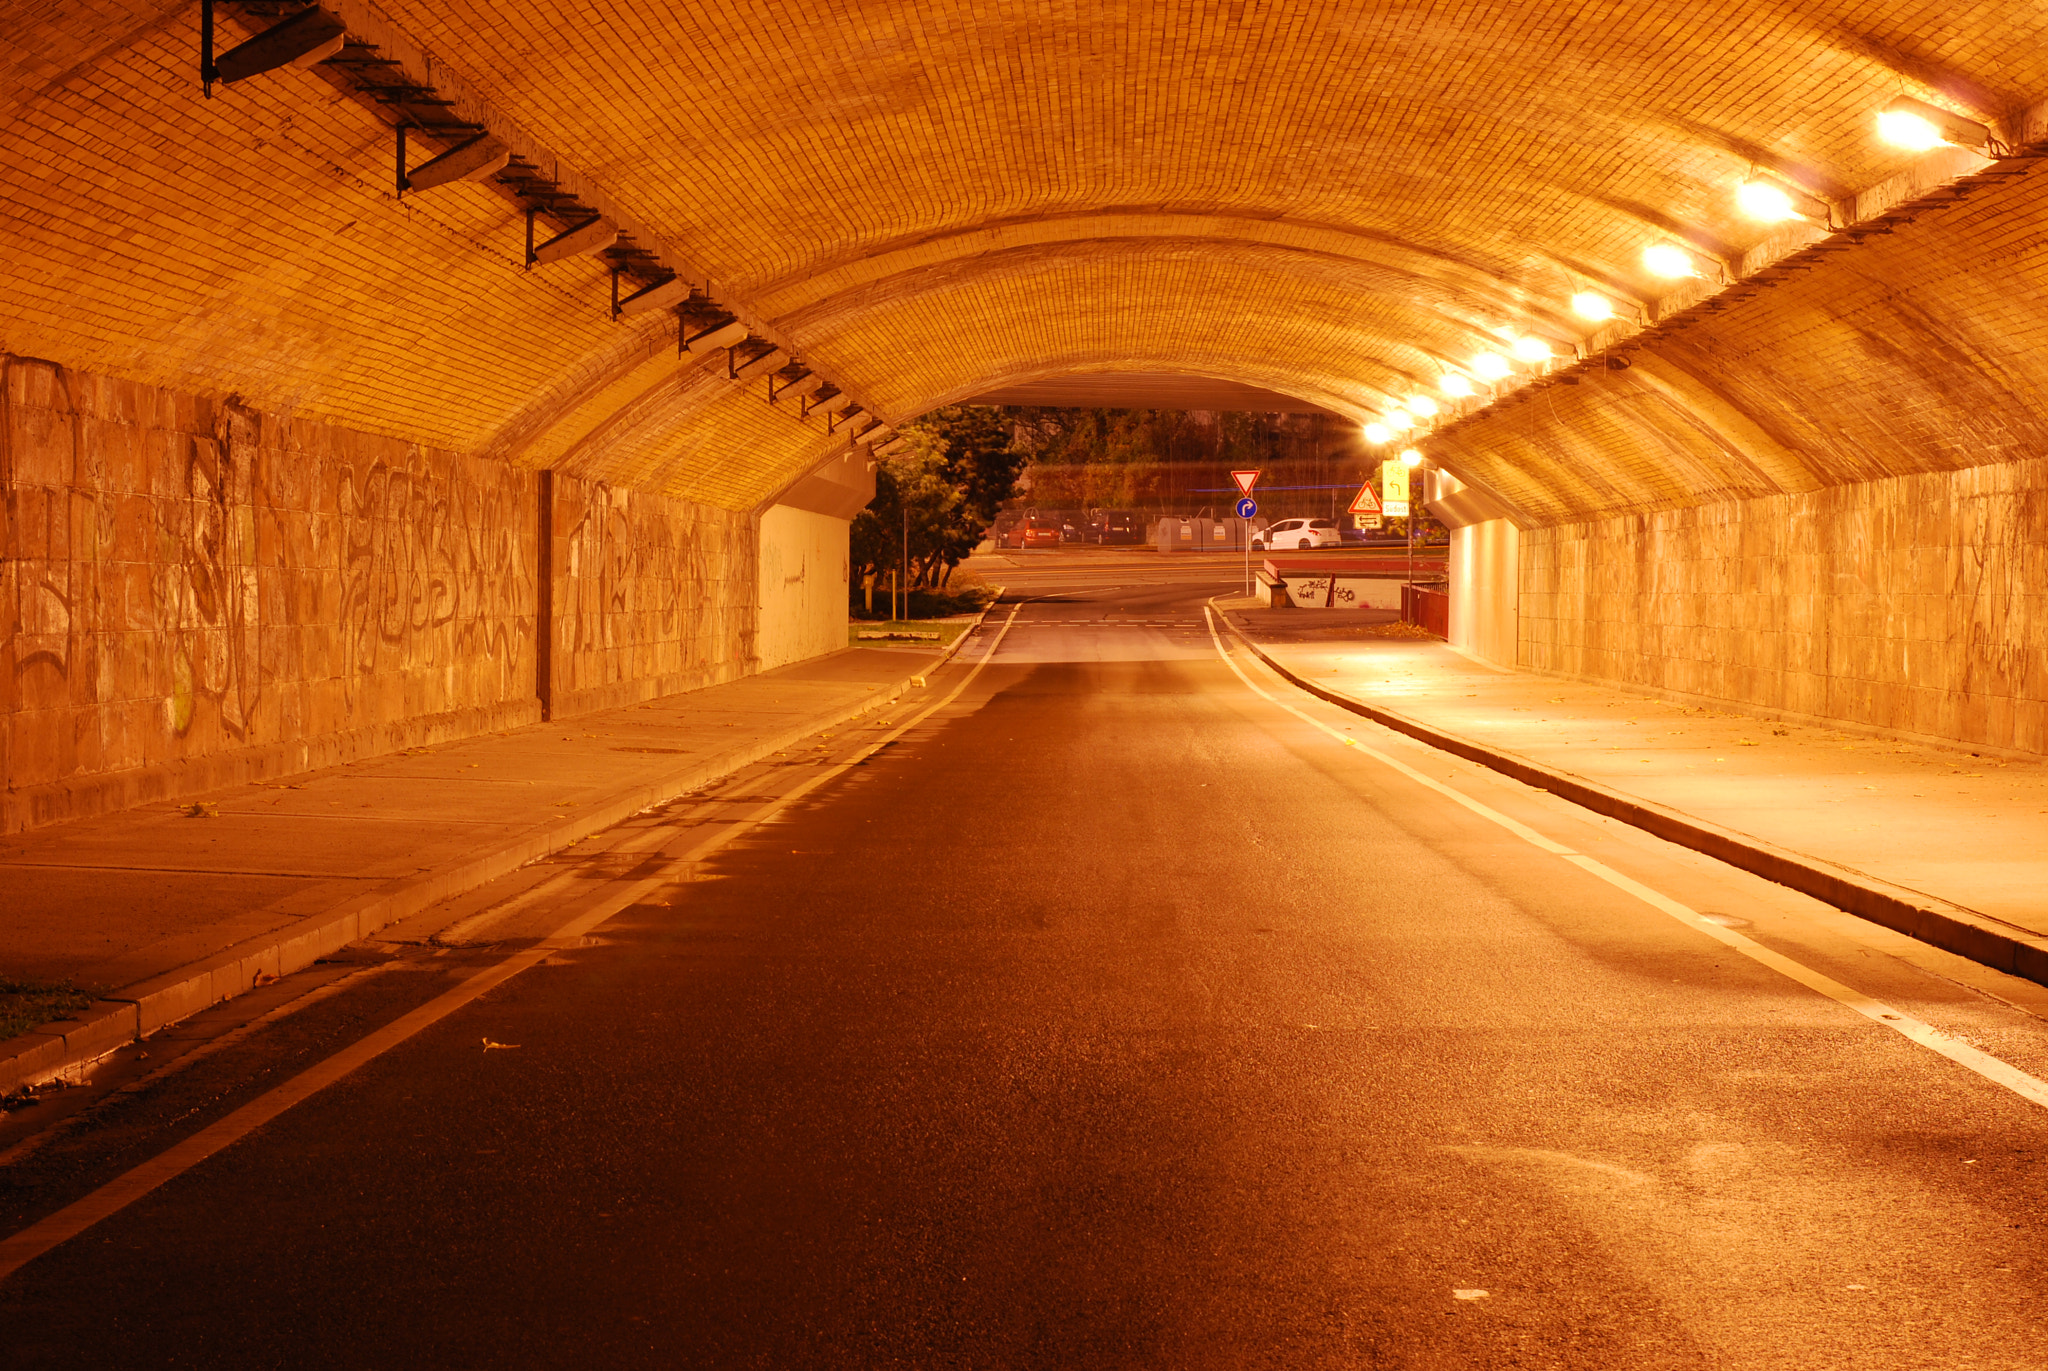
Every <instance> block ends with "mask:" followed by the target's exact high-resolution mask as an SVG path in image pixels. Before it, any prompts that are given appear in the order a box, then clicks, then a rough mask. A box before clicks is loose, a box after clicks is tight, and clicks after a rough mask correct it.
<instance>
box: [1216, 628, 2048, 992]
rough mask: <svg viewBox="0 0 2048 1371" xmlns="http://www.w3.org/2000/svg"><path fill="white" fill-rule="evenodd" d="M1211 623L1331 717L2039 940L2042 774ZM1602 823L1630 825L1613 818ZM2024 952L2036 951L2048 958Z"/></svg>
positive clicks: (1398, 647) (1574, 684) (2046, 826)
mask: <svg viewBox="0 0 2048 1371" xmlns="http://www.w3.org/2000/svg"><path fill="white" fill-rule="evenodd" d="M1219 608H1221V609H1223V610H1224V612H1225V613H1226V615H1227V617H1228V619H1229V621H1230V622H1231V623H1232V624H1233V625H1235V626H1236V627H1237V628H1239V629H1240V630H1241V631H1243V632H1244V633H1245V635H1246V636H1247V637H1249V638H1250V639H1252V640H1253V641H1254V642H1255V643H1256V644H1257V645H1258V646H1259V648H1260V649H1261V650H1262V651H1263V652H1264V653H1266V654H1267V655H1268V656H1269V657H1270V659H1271V660H1272V661H1273V663H1274V664H1275V665H1277V666H1280V667H1282V668H1283V669H1285V670H1286V671H1288V672H1291V673H1292V674H1294V675H1296V676H1298V677H1299V678H1300V679H1301V681H1302V682H1303V683H1305V684H1307V685H1309V686H1310V687H1312V688H1315V689H1317V690H1319V691H1328V692H1330V693H1331V695H1332V696H1334V697H1340V702H1342V701H1351V702H1355V703H1356V704H1358V705H1360V706H1362V707H1365V708H1371V709H1378V710H1382V711H1386V712H1388V713H1389V714H1390V715H1393V716H1398V717H1399V718H1402V719H1406V720H1411V721H1413V722H1415V723H1416V724H1418V725H1421V726H1423V727H1424V728H1426V729H1434V730H1438V731H1440V732H1441V733H1443V734H1445V735H1449V736H1450V737H1451V738H1452V739H1462V740H1465V741H1466V742H1469V743H1471V744H1473V745H1475V746H1476V747H1477V748H1478V749H1479V750H1481V751H1491V752H1494V753H1496V754H1498V755H1499V756H1501V757H1502V758H1508V759H1520V760H1524V761H1526V762H1528V763H1530V764H1532V765H1533V766H1534V767H1535V768H1538V769H1540V770H1542V771H1545V772H1548V773H1551V774H1552V775H1555V776H1557V777H1560V778H1564V779H1566V780H1569V779H1571V778H1579V779H1582V780H1583V781H1585V782H1587V783H1588V784H1589V785H1590V786H1592V787H1595V788H1597V789H1599V790H1604V791H1606V792H1609V793H1611V794H1612V795H1615V796H1620V797H1624V798H1633V799H1636V800H1639V801H1640V802H1641V805H1642V808H1643V809H1644V810H1645V811H1660V812H1664V813H1669V814H1675V815H1680V816H1691V817H1692V818H1693V819H1696V820H1697V821H1699V823H1700V824H1701V825H1703V826H1705V827H1708V828H1712V829H1719V830H1724V831H1725V832H1726V833H1728V834H1732V835H1735V836H1737V837H1747V838H1749V839H1752V840H1753V845H1754V846H1756V847H1757V848H1758V849H1759V850H1776V851H1777V852H1779V853H1781V854H1803V855H1804V856H1805V857H1806V858H1809V859H1811V864H1813V865H1815V866H1816V867H1817V868H1834V869H1837V870H1839V871H1841V872H1846V873H1849V874H1850V875H1851V876H1858V877H1862V878H1864V881H1863V883H1864V884H1865V885H1868V886H1870V887H1872V888H1878V887H1896V888H1898V890H1900V891H1903V892H1914V893H1917V894H1919V895H1921V896H1924V897H1926V898H1925V899H1924V900H1921V901H1919V903H1921V904H1923V905H1926V906H1927V907H1929V908H1936V907H1939V906H1943V905H1946V906H1953V907H1956V908H1957V909H1959V910H1961V911H1966V912H1971V913H1974V914H1975V915H1978V916H1981V920H1982V921H1983V922H1984V923H1985V924H1986V926H1987V929H1988V931H1989V932H1990V933H1991V934H1992V935H1994V936H1996V935H1997V932H1998V929H1999V927H2000V926H2003V927H2005V928H2007V929H2008V930H2009V931H2010V933H2011V934H2012V935H2013V936H2014V937H2015V938H2017V940H2018V941H2019V942H2021V943H2025V942H2028V941H2030V940H2033V941H2038V940H2042V939H2048V762H2044V761H2043V760H2042V759H2036V758H2014V757H2002V756H1990V755H1977V754H1973V753H1971V752H1970V751H1969V750H1968V749H1967V748H1964V747H1961V746H1955V747H1946V746H1941V745H1938V744H1934V743H1923V742H1916V741H1911V740H1904V739H1899V738H1895V737H1888V736H1877V735H1874V734H1870V733H1858V732H1849V731H1845V730H1843V729H1838V728H1830V727H1826V726H1822V725H1817V724H1813V723H1804V722H1796V721H1789V720H1774V719H1771V718H1766V717H1760V716H1759V715H1756V714H1745V713H1737V712H1734V711H1733V710H1729V709H1716V708H1713V707H1711V706H1709V705H1703V704H1701V703H1699V702H1697V701H1693V702H1687V701H1681V700H1675V699H1665V698H1661V697H1659V696H1656V695H1652V694H1649V693H1647V692H1641V691H1632V690H1628V689H1626V688H1622V687H1617V686H1613V685H1604V684H1593V683H1589V682H1583V681H1576V680H1570V679H1565V678H1560V677H1555V676H1548V675H1543V674H1539V673H1534V672H1527V671H1514V670H1509V669H1505V668H1499V667H1494V666H1490V665H1487V664H1484V663H1481V662H1477V661H1474V660H1473V659H1471V658H1468V657H1466V656H1464V655H1463V654H1461V653H1458V652H1455V651H1453V650H1452V649H1450V648H1449V647H1447V646H1445V645H1444V643H1443V642H1442V641H1440V640H1438V639H1435V638H1427V639H1417V638H1414V637H1411V636H1396V635H1405V634H1407V633H1412V632H1413V630H1409V629H1407V628H1406V626H1405V625H1399V624H1390V623H1388V622H1387V621H1388V620H1390V619H1392V618H1393V617H1394V616H1392V615H1390V614H1384V613H1373V612H1371V611H1353V612H1349V613H1345V612H1342V611H1319V610H1299V609H1292V610H1263V609H1255V608H1251V607H1249V602H1241V601H1238V600H1230V601H1223V602H1219ZM1339 614H1342V619H1341V620H1340V619H1339V618H1338V617H1337V616H1338V615H1339ZM1511 774H1512V773H1511ZM1525 779H1529V778H1525ZM1533 783H1537V784H1543V783H1544V782H1542V781H1541V780H1536V781H1534V782H1533ZM1547 788H1551V789H1554V790H1559V792H1560V793H1566V790H1565V789H1564V788H1562V787H1560V786H1557V785H1550V786H1548V787H1547ZM1571 798H1575V799H1579V798H1581V797H1579V796H1576V795H1574V796H1572V797H1571ZM1603 812H1611V813H1615V814H1616V817H1624V818H1628V821H1630V822H1636V821H1637V818H1636V817H1631V816H1629V815H1626V814H1622V813H1619V812H1618V811H1617V809H1616V808H1615V807H1613V806H1610V807H1608V808H1606V809H1604V810H1603ZM1641 826H1644V827H1653V831H1654V826H1653V825H1652V824H1649V823H1644V824H1642V825H1641ZM1667 836H1669V835H1667ZM1679 840H1680V841H1684V839H1683V838H1680V839H1679ZM1693 845H1698V844H1693ZM1702 850H1708V849H1707V848H1705V847H1703V848H1702ZM1716 855H1720V854H1719V853H1717V854H1716ZM1751 869H1759V868H1757V867H1756V866H1752V867H1751ZM1765 874H1771V873H1769V872H1766V873H1765ZM1774 878H1776V877H1774ZM1787 883H1788V884H1791V883H1792V882H1790V881H1788V882H1787ZM1852 912H1856V913H1866V914H1867V913H1868V911H1867V910H1864V909H1856V910H1853V911H1852ZM1887 921H1888V920H1887ZM1894 926H1896V925H1894ZM1901 931H1905V932H1912V933H1915V935H1916V936H1926V935H1925V933H1924V932H1923V931H1922V930H1919V929H1914V928H1905V929H1902V930H1901ZM1928 941H1939V939H1938V938H1934V937H1929V938H1928ZM1943 945H1947V944H1943ZM1951 950H1955V951H1964V952H1965V955H1972V956H1975V955H1977V954H1976V953H1974V952H1968V951H1965V949H1964V948H1962V947H1955V948H1952V949H1951ZM2021 950H2022V951H2023V952H2024V951H2025V949H2021ZM2035 950H2036V951H2048V943H2044V944H2042V946H2041V947H2040V948H2037V949H2035ZM2011 952H2012V949H2011V948H2007V949H2005V953H2006V955H2010V953H2011ZM1979 960H1983V958H1981V957H1980V958H1979ZM1993 964H1997V963H1996V962H1993ZM2001 969H2004V970H2012V969H2014V968H2013V967H2012V966H2002V967H2001ZM2035 979H2039V977H2035Z"/></svg>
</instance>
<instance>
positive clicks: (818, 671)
mask: <svg viewBox="0 0 2048 1371" xmlns="http://www.w3.org/2000/svg"><path fill="white" fill-rule="evenodd" d="M939 660H940V654H939V653H937V652H935V651H922V650H914V649H905V648H900V647H895V648H880V649H877V648H850V649H847V650H845V651H842V652H836V653H832V654H830V655H829V656H826V657H822V658H818V659H815V660H813V661H809V662H802V663H798V664H796V665H794V666H788V667H783V668H780V669H778V670H775V671H770V672H766V673H763V674H761V675H758V676H749V677H746V678H744V679H741V680H737V681H732V682H729V683H726V684H723V685H716V686H710V687H707V688H705V689H702V690H696V691H691V692H689V693H687V694H682V695H671V696H667V697H664V698H662V699H658V700H651V701H648V702H646V703H644V704H640V705H634V706H629V707H626V708H622V709H612V710H606V711H603V712H601V713H596V714H590V715H584V716H579V717H576V718H572V719H568V720H563V721H559V722H556V723H548V724H535V725H532V726H529V727H526V728H521V729H515V730H511V731H509V732H505V733H498V734H492V735H488V736H485V737H479V738H471V739H467V740H464V741H461V742H452V743H447V744H444V745H441V746H437V747H425V748H412V749H408V750H407V751H405V752H402V753H395V754H391V755H388V756H381V757H373V758H369V759H367V760H364V761H360V762H355V763H351V764H349V765H346V766H337V767H333V768H330V769H328V770H325V771H318V772H312V773H308V774H305V775H302V776H296V777H288V778H285V779H282V780H278V781H271V782H267V783H261V784H255V785H244V786H238V787H234V788H231V789H226V790H221V791H218V792H215V793H213V794H210V795H205V796H201V797H198V798H197V799H196V800H186V801H180V802H177V803H163V804H153V805H146V806H142V807H139V808H136V809H130V810H124V811H121V812H119V813H115V814H107V815H102V816H98V817H95V818H91V819H85V820H80V821H78V822H76V823H69V824H63V825H59V826H55V827H51V828H47V829H38V830H35V831H32V832H29V833H21V834H15V835H12V836H10V837H7V838H5V839H0V888H4V890H5V892H6V898H5V899H0V978H12V979H17V980H25V981H67V980H68V981H70V982H72V983H73V984H75V985H77V986H79V987H80V988H82V989H84V990H86V991H88V992H90V993H93V994H97V995H99V996H101V997H102V1003H101V1004H100V1005H97V1006H95V1007H94V1010H93V1011H92V1012H90V1013H87V1014H83V1015H81V1016H80V1020H79V1023H80V1025H81V1026H79V1027H77V1028H75V1029H58V1030H57V1036H61V1035H62V1034H64V1033H74V1034H75V1035H76V1036H77V1037H78V1039H79V1042H78V1043H74V1044H73V1045H72V1049H71V1050H70V1051H69V1052H68V1053H67V1052H66V1051H65V1050H63V1049H60V1048H58V1047H56V1046H54V1045H52V1044H51V1043H49V1042H47V1041H43V1042H40V1044H39V1048H40V1050H39V1052H38V1054H37V1060H38V1061H41V1062H44V1063H46V1064H47V1063H53V1062H58V1061H59V1059H60V1058H65V1057H67V1056H68V1057H69V1058H71V1059H77V1058H78V1057H79V1056H80V1055H81V1052H83V1050H84V1048H87V1047H91V1046H93V1045H94V1044H96V1043H97V1042H98V1041H99V1040H100V1038H101V1037H103V1036H105V1033H107V1032H113V1033H116V1035H117V1041H118V1027H117V1026H116V1027H106V1026H105V1025H102V1029H93V1028H92V1024H95V1023H99V1022H100V1021H101V1020H106V1021H108V1023H110V1024H111V1023H115V1021H118V1020H119V1019H120V1018H121V1017H122V1016H123V1015H124V1014H126V1015H127V1017H128V1018H129V1019H130V1020H131V1021H132V1022H133V1024H134V1031H135V1032H141V1033H147V1032H149V1031H151V1030H152V1028H153V1027H154V1026H156V1025H157V1024H160V1023H164V1022H171V1021H173V1020H175V1019H177V1018H181V1017H183V1015H184V1014H188V1013H191V1012H193V1011H194V1010H196V1009H200V1008H204V1007H205V1005H206V1004H209V1003H212V1002H214V1001H215V1000H219V999H224V998H227V997H228V996H229V995H233V994H237V993H240V991H241V990H243V989H246V988H247V986H248V984H250V983H253V982H254V981H257V980H260V979H262V978H264V977H266V976H275V975H281V974H284V973H285V972H288V971H291V970H294V969H296V968H297V967H298V966H303V965H305V964H306V963H307V962H309V961H311V960H313V959H314V958H316V957H318V956H320V955H323V954H324V953H325V952H327V951H331V950H333V948H334V947H337V946H340V945H343V944H345V943H347V942H349V941H353V940H354V939H355V938H356V937H359V936H362V935H363V934H366V933H368V932H371V931H373V930H375V929H376V928H379V927H382V926H383V925H385V924H387V923H390V922H392V921H394V920H396V919H399V918H403V917H405V916H407V915H409V914H411V913H413V912H415V911H417V910H419V909H423V908H425V907H426V906H428V905H430V904H432V903H434V902H435V901H437V900H441V899H445V898H447V897H449V896H451V895H454V894H459V893H461V892H462V891H464V890H468V889H471V888H473V887H475V886H477V885H480V884H482V883H483V882H485V881H488V880H492V879H495V878H496V877H497V876H500V875H503V874H504V873H505V872H507V871H511V870H513V869H516V868H517V867H519V866H521V865H523V864H524V863H526V862H528V861H532V860H534V859H535V858H537V857H541V856H544V855H546V854H547V853H549V852H552V851H556V850H558V849H560V848H562V847H564V846H566V845H568V844H569V843H572V842H575V841H576V840H578V839H579V838H582V837H584V836H586V835H588V834H591V833H595V832H597V831H599V830H600V829H603V828H605V827H608V826H609V825H611V824H613V823H616V822H618V821H619V820H621V819H623V818H625V817H627V816H628V815H630V814H632V813H634V812H635V811H637V810H639V809H642V808H645V807H646V806H648V805H651V804H656V803H660V802H661V801H664V800H667V799H671V798H673V797H675V796H676V795H680V794H682V793H684V792H686V791H688V790H692V789H695V788H697V787H698V786H701V785H704V784H707V783H709V782H710V781H713V780H715V779H717V778H718V777H720V776H724V775H726V774H729V773H731V772H733V771H735V770H738V769H739V768H741V767H743V766H746V765H749V764H750V763H752V762H755V761H758V760H760V759H762V758H764V757H768V756H771V755H773V754H774V753H775V752H776V751H778V750H780V749H785V748H788V747H790V746H792V745H794V744H796V743H798V742H799V741H800V740H802V739H804V738H805V737H807V736H809V735H811V734H813V733H815V732H817V731H818V730H820V729H826V728H830V727H832V726H833V725H835V724H836V723H838V722H840V721H843V720H845V719H848V718H850V717H852V716H854V715H857V714H859V713H862V712H864V711H866V710H868V709H870V708H873V707H874V706H876V705H878V704H882V703H886V702H887V701H888V700H890V699H892V698H895V697H896V696H897V695H898V694H899V693H900V692H901V691H903V690H905V689H910V688H915V687H916V685H917V684H918V683H921V681H922V678H923V673H924V672H927V671H929V670H931V669H932V668H933V666H934V665H935V664H936V663H937V662H938V661H939ZM130 1004H132V1005H135V1006H137V1007H136V1008H135V1009H134V1010H133V1011H128V1010H124V1009H122V1008H121V1006H123V1005H130ZM89 1030H90V1031H89ZM102 1030H104V1031H102ZM31 1036H32V1037H34V1036H36V1035H31ZM51 1036H53V1035H52V1034H51V1033H48V1032H46V1033H45V1034H43V1035H41V1038H43V1039H47V1038H49V1037H51ZM131 1036H132V1034H131ZM81 1044H82V1045H83V1046H81ZM107 1045H108V1046H113V1045H116V1044H115V1043H109V1044H107ZM26 1046H38V1044H28V1043H27V1042H26V1040H24V1039H15V1040H13V1041H12V1042H0V1094H4V1093H6V1091H7V1090H9V1089H12V1088H13V1084H14V1083H15V1081H16V1080H17V1079H19V1078H21V1077H22V1076H23V1075H32V1074H34V1073H33V1072H32V1071H29V1072H22V1071H10V1068H9V1062H10V1060H12V1059H13V1058H15V1057H19V1056H20V1055H21V1053H22V1051H23V1050H25V1047H26ZM101 1050H104V1048H102V1049H101ZM84 1055H85V1056H87V1057H89V1056H91V1055H96V1053H91V1052H85V1053H84Z"/></svg>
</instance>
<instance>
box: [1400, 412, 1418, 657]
mask: <svg viewBox="0 0 2048 1371" xmlns="http://www.w3.org/2000/svg"><path fill="white" fill-rule="evenodd" d="M1401 465H1403V466H1405V467H1407V468H1408V476H1409V484H1410V486H1411V489H1410V490H1409V492H1408V591H1407V594H1406V595H1405V596H1404V597H1403V598H1404V599H1405V600H1407V601H1411V602H1412V601H1413V600H1414V598H1415V507H1416V506H1417V505H1418V504H1420V503H1421V501H1420V500H1418V499H1416V496H1417V495H1418V494H1419V493H1420V492H1418V491H1416V490H1414V489H1413V488H1412V487H1413V484H1414V480H1415V478H1416V477H1418V476H1420V475H1421V474H1422V473H1421V472H1420V471H1419V470H1417V468H1419V467H1420V466H1421V465H1422V454H1421V453H1419V452H1417V451H1416V450H1415V449H1414V448H1412V447H1411V448H1409V449H1408V450H1407V451H1406V452H1404V453H1402V454H1401ZM1415 617H1416V618H1417V619H1418V620H1420V619H1421V617H1422V612H1421V610H1420V609H1417V610H1416V611H1415Z"/></svg>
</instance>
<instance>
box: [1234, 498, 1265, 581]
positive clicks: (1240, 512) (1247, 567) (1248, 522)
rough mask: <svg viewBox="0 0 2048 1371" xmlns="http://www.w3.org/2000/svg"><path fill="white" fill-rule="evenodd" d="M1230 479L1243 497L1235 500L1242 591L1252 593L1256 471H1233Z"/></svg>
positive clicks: (1256, 508) (1256, 503) (1257, 507)
mask: <svg viewBox="0 0 2048 1371" xmlns="http://www.w3.org/2000/svg"><path fill="white" fill-rule="evenodd" d="M1230 479H1231V480H1233V481H1235V482H1237V489H1238V491H1239V493H1240V495H1241V496H1242V497H1243V498H1241V499H1239V500H1238V502H1237V519H1238V522H1239V524H1241V525H1242V526H1243V527H1242V529H1241V530H1240V531H1241V533H1242V535H1243V537H1244V593H1245V594H1246V595H1250V594H1251V593H1252V517H1253V516H1254V515H1256V514H1257V513H1258V512H1259V506H1258V502H1257V501H1255V500H1253V499H1252V487H1253V486H1255V485H1257V484H1258V483H1259V473H1258V472H1256V471H1233V472H1231V473H1230Z"/></svg>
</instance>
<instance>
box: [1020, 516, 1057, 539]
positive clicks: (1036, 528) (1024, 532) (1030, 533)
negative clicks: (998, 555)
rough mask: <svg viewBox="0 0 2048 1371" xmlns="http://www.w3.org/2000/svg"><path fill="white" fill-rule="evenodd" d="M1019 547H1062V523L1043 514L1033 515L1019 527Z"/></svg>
mask: <svg viewBox="0 0 2048 1371" xmlns="http://www.w3.org/2000/svg"><path fill="white" fill-rule="evenodd" d="M1017 535H1018V543H1017V546H1018V547H1058V546H1059V545H1060V521H1059V520H1057V519H1054V518H1051V517H1049V516H1046V515H1042V514H1033V515H1031V516H1030V517H1028V518H1026V519H1025V520H1024V522H1023V523H1021V524H1019V525H1018V526H1017Z"/></svg>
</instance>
